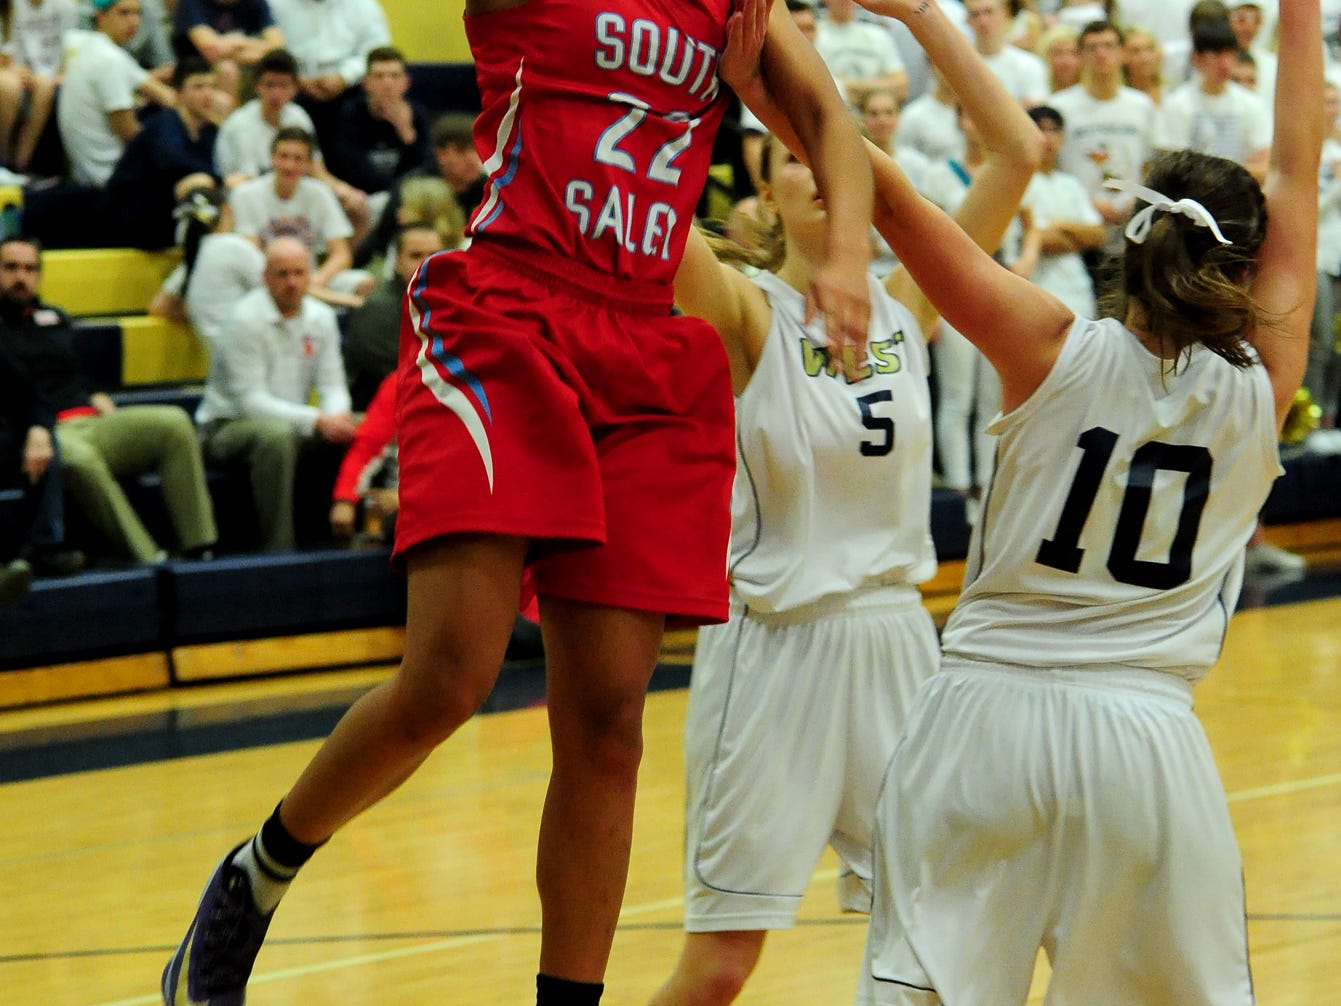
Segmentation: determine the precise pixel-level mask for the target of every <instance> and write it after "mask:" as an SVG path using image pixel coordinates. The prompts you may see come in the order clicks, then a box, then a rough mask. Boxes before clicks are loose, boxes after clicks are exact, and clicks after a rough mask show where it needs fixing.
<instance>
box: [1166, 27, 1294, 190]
mask: <svg viewBox="0 0 1341 1006" xmlns="http://www.w3.org/2000/svg"><path fill="white" fill-rule="evenodd" d="M1238 52H1239V45H1238V40H1237V39H1236V38H1235V37H1234V32H1233V31H1232V30H1231V29H1230V27H1229V23H1228V22H1227V21H1208V22H1206V23H1203V24H1199V25H1198V26H1197V29H1196V31H1195V32H1194V33H1193V35H1192V66H1193V68H1194V69H1195V70H1196V71H1197V78H1196V79H1195V80H1190V81H1188V82H1187V83H1186V84H1183V85H1182V86H1181V87H1179V88H1177V89H1176V90H1174V91H1173V93H1171V94H1170V95H1169V96H1168V97H1167V98H1165V99H1164V104H1163V105H1161V106H1160V109H1159V114H1158V115H1157V116H1156V117H1155V146H1157V147H1161V148H1165V149H1169V150H1179V149H1188V150H1195V151H1198V152H1199V153H1203V154H1213V155H1215V156H1217V157H1226V158H1228V159H1229V160H1231V161H1237V162H1238V163H1239V164H1242V165H1243V166H1244V167H1245V168H1247V169H1248V170H1249V171H1250V172H1251V173H1252V174H1253V175H1254V176H1255V177H1256V178H1258V179H1259V180H1261V179H1263V178H1265V177H1266V166H1267V153H1268V147H1269V146H1270V144H1271V118H1270V115H1269V113H1268V112H1267V108H1266V105H1265V104H1264V103H1263V101H1262V100H1261V99H1260V98H1259V97H1257V95H1255V94H1253V93H1252V92H1251V91H1249V90H1247V89H1246V88H1243V87H1240V86H1239V85H1238V84H1235V83H1234V81H1233V80H1232V79H1231V75H1232V74H1233V72H1234V66H1235V64H1236V63H1237V62H1238Z"/></svg>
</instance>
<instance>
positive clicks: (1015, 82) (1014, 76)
mask: <svg viewBox="0 0 1341 1006" xmlns="http://www.w3.org/2000/svg"><path fill="white" fill-rule="evenodd" d="M1009 6H1010V5H1009V3H1008V0H968V3H966V4H965V7H967V8H968V21H969V27H970V28H971V29H972V31H973V44H974V47H975V48H976V49H977V50H978V54H979V55H980V56H982V59H983V62H984V63H986V64H987V68H988V69H989V70H991V71H992V73H993V74H995V75H996V78H997V79H998V80H999V81H1001V83H1003V84H1004V85H1005V86H1006V90H1007V91H1009V92H1010V95H1011V97H1013V98H1014V99H1015V100H1016V101H1018V102H1020V104H1022V105H1024V106H1025V107H1026V108H1028V107H1029V106H1030V105H1037V104H1038V103H1039V102H1041V101H1042V100H1043V99H1044V98H1046V97H1047V96H1048V69H1047V67H1046V66H1045V65H1044V63H1043V61H1042V60H1041V59H1039V58H1038V57H1037V56H1035V55H1034V54H1033V53H1032V52H1025V51H1024V50H1023V49H1021V48H1019V47H1018V46H1014V45H1011V44H1010V35H1011V21H1010V11H1009Z"/></svg>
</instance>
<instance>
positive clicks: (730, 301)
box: [675, 229, 772, 395]
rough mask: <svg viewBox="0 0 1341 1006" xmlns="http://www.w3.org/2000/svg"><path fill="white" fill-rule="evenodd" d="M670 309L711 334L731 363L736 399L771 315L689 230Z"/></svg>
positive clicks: (756, 292) (753, 289)
mask: <svg viewBox="0 0 1341 1006" xmlns="http://www.w3.org/2000/svg"><path fill="white" fill-rule="evenodd" d="M675 306H676V307H678V308H679V309H680V310H681V311H683V312H684V313H685V314H688V315H692V316H693V317H695V318H702V319H703V320H704V321H707V322H709V323H710V324H711V325H712V326H713V328H715V329H717V334H718V335H719V336H721V339H722V345H724V346H725V347H726V355H727V359H728V360H730V362H731V388H732V390H733V391H734V392H735V393H736V394H737V395H739V394H740V393H741V392H742V391H744V390H745V385H747V384H748V383H749V381H750V377H751V376H752V375H753V374H754V368H755V366H756V365H757V364H758V362H759V355H760V353H762V352H763V348H764V341H765V339H767V337H768V325H769V322H770V321H771V319H772V312H771V311H770V310H769V307H768V299H767V298H766V297H765V296H764V294H763V291H762V290H760V289H759V288H758V287H757V286H755V285H754V284H753V283H751V282H750V281H749V280H748V279H746V278H745V276H744V275H743V274H741V272H740V271H739V270H737V269H734V268H732V267H731V266H729V265H725V264H723V263H722V262H719V261H718V260H717V256H716V255H715V254H714V253H713V250H712V248H711V247H710V246H709V245H708V239H707V238H705V237H704V236H703V235H702V234H700V233H699V232H698V230H696V229H691V230H690V231H689V239H688V240H687V241H686V242H685V248H684V257H683V258H681V259H680V268H679V269H677V270H676V272H675Z"/></svg>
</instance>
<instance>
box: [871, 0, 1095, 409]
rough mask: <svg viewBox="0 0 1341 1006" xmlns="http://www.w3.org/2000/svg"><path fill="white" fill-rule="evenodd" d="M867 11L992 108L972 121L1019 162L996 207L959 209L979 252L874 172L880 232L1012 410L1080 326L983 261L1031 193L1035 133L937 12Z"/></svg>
mask: <svg viewBox="0 0 1341 1006" xmlns="http://www.w3.org/2000/svg"><path fill="white" fill-rule="evenodd" d="M862 2H863V4H864V5H865V6H866V7H867V8H868V9H869V10H871V11H873V12H875V13H878V14H885V15H887V16H891V17H897V18H899V19H900V20H901V21H903V22H904V23H905V24H907V25H908V27H909V29H910V30H911V31H912V33H913V35H914V37H915V38H916V39H917V41H918V42H919V43H920V44H921V45H922V47H923V48H924V49H925V50H926V52H927V55H928V56H929V57H930V58H931V61H932V63H933V64H934V65H936V66H937V67H938V68H939V69H940V71H941V72H942V73H943V74H945V75H946V76H947V77H948V78H950V79H951V80H952V81H953V83H954V85H955V87H956V89H957V90H958V91H959V93H960V94H961V95H966V94H968V93H970V92H973V93H974V96H975V97H974V100H975V101H986V102H987V103H988V107H987V108H985V109H984V110H983V111H982V112H979V113H975V118H974V122H975V123H980V124H986V123H987V122H988V121H989V120H990V121H991V127H990V128H991V130H992V134H993V135H992V139H991V141H990V142H991V143H992V144H993V145H994V146H1001V147H1002V148H1003V150H1005V151H1009V153H1008V154H999V155H998V156H1001V157H1004V158H1006V159H1007V161H1009V162H1014V164H1013V166H1011V167H1009V168H1006V167H1004V165H1000V164H999V173H997V174H998V179H997V182H996V183H995V184H999V185H1000V186H1001V187H1000V188H999V189H997V195H998V198H1000V199H1001V202H1000V203H999V204H998V205H997V206H995V207H993V206H991V205H984V203H987V202H988V200H987V199H986V198H983V199H977V200H974V202H975V203H977V204H978V206H977V208H974V207H970V206H969V201H968V200H967V199H966V201H965V207H962V208H961V211H960V213H961V216H962V215H963V214H964V212H965V210H966V209H967V210H968V211H969V212H971V213H973V214H974V215H975V217H976V223H975V230H976V231H977V236H978V237H979V238H984V239H985V240H983V241H982V242H981V244H980V243H979V242H978V241H975V239H974V237H972V236H970V235H969V234H968V233H966V232H965V231H964V230H963V229H962V228H961V227H960V226H959V225H957V224H956V223H955V221H954V220H951V219H950V217H948V216H946V215H945V213H943V212H942V211H941V210H940V209H938V208H937V207H936V206H934V205H933V204H932V203H930V202H929V201H927V200H925V199H923V198H922V197H921V196H919V195H918V194H917V192H916V191H914V189H913V187H912V185H911V184H910V183H909V182H908V179H907V178H906V177H905V176H904V174H903V172H902V171H900V170H899V168H898V166H897V165H896V164H894V162H893V161H892V160H890V159H889V158H888V157H884V156H881V157H880V158H879V159H878V160H877V161H876V162H875V163H874V165H873V167H874V169H875V187H876V192H877V194H878V197H879V198H878V200H877V211H876V215H875V220H876V226H877V227H878V228H880V232H881V234H882V236H883V237H884V238H885V240H886V241H888V242H889V244H890V247H891V248H893V249H894V252H895V254H896V255H898V257H899V261H900V263H901V264H902V265H903V266H904V267H906V268H907V270H908V272H909V274H910V275H911V276H912V278H913V280H914V282H916V284H917V286H918V287H919V288H920V290H921V291H922V293H923V294H924V295H925V296H926V297H927V299H928V300H930V302H931V303H932V304H933V305H934V306H935V308H936V309H937V311H938V312H939V313H940V314H941V315H942V316H943V317H944V318H945V319H946V321H948V322H949V323H950V324H951V325H953V326H954V327H955V328H956V329H958V330H959V331H960V332H962V333H963V334H964V335H965V336H967V337H968V338H969V339H970V340H971V341H972V342H973V343H974V344H975V345H977V347H978V348H979V349H981V350H982V352H983V354H984V355H985V356H986V357H987V359H988V360H989V361H990V362H991V364H992V366H993V367H994V368H996V371H997V373H998V374H999V375H1000V377H1001V385H1002V405H1003V407H1004V408H1005V409H1006V410H1010V409H1012V408H1014V407H1015V406H1017V405H1019V404H1020V403H1021V402H1023V401H1024V400H1025V399H1026V398H1028V397H1029V395H1031V394H1032V393H1033V391H1034V389H1035V388H1037V387H1038V385H1039V383H1040V382H1041V381H1042V380H1043V378H1044V377H1046V376H1047V374H1048V371H1049V370H1050V369H1051V368H1052V364H1053V362H1054V361H1055V360H1056V359H1057V354H1058V352H1059V351H1060V350H1061V346H1062V341H1063V339H1064V338H1065V336H1066V332H1067V329H1068V328H1069V327H1070V324H1071V321H1072V320H1073V317H1074V316H1073V315H1072V313H1071V312H1070V311H1069V310H1068V309H1067V308H1066V307H1065V306H1064V305H1063V304H1062V303H1061V302H1060V301H1058V300H1057V299H1056V298H1055V297H1053V296H1052V295H1050V294H1048V293H1046V292H1044V291H1043V290H1040V289H1039V288H1038V287H1036V286H1034V284H1032V283H1030V282H1029V281H1028V280H1026V279H1024V278H1023V277H1020V276H1016V275H1014V274H1013V273H1011V272H1009V271H1008V270H1006V269H1004V268H1002V267H1001V266H1000V265H998V264H997V263H996V262H995V261H994V260H993V259H992V258H991V256H990V255H989V254H988V253H987V252H986V251H984V247H993V248H994V247H995V245H996V242H997V241H999V240H1000V233H1001V232H1002V231H1004V228H1005V226H1006V224H1007V223H1008V222H1009V218H1010V216H1011V215H1012V214H1013V213H1014V212H1015V210H1016V208H1017V206H1018V204H1019V199H1020V196H1021V195H1022V194H1023V192H1024V189H1025V187H1026V186H1027V185H1028V180H1029V175H1030V174H1032V171H1033V167H1034V165H1036V164H1037V160H1038V157H1039V156H1040V151H1039V148H1038V144H1039V142H1040V140H1039V137H1038V131H1037V129H1036V128H1035V127H1034V125H1033V123H1032V122H1030V121H1029V120H1028V118H1027V116H1025V113H1024V112H1023V111H1022V110H1020V109H1018V108H1009V109H1007V108H1006V107H998V105H997V102H998V100H999V96H997V95H994V94H992V93H991V90H989V83H988V82H987V81H985V80H982V79H980V75H981V74H983V73H985V72H986V68H985V67H984V66H982V63H981V60H980V59H979V57H978V56H977V55H976V54H975V53H973V52H972V51H971V49H970V48H969V47H968V45H967V43H966V42H965V40H964V38H963V36H962V35H961V34H960V33H959V31H958V29H956V28H955V27H954V25H953V24H951V22H950V21H949V19H948V18H946V16H945V15H944V14H943V13H942V12H941V10H940V7H939V6H938V5H937V4H935V3H933V2H929V0H862ZM1016 113H1018V114H1019V115H1020V116H1021V117H1024V119H1025V126H1019V125H1018V124H1014V125H1012V123H1018V120H1014V119H1013V118H1012V116H1013V115H1015V114H1016ZM1003 123H1004V124H1005V125H1004V126H1003V125H1002V124H1003ZM1026 164H1027V165H1028V169H1027V170H1026V169H1025V165H1026ZM981 192H982V190H981V189H979V193H980V195H981ZM1002 193H1005V195H1004V196H1003V195H1002ZM994 231H995V237H993V232H994Z"/></svg>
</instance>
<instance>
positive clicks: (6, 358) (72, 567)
mask: <svg viewBox="0 0 1341 1006" xmlns="http://www.w3.org/2000/svg"><path fill="white" fill-rule="evenodd" d="M55 423H56V413H55V410H54V409H52V408H51V406H50V405H48V404H47V402H46V400H45V399H44V398H43V397H42V396H41V395H39V394H38V393H37V388H36V387H35V386H34V385H33V381H32V378H31V377H30V376H29V374H28V371H27V370H26V369H25V368H24V366H23V364H21V363H20V362H19V360H18V358H17V357H16V356H14V354H13V353H11V352H10V351H9V350H7V349H5V348H4V347H2V346H0V486H5V487H13V486H18V487H19V488H21V489H22V490H23V504H22V506H21V508H20V510H19V513H18V514H17V520H14V521H11V522H7V523H6V524H5V525H3V526H0V605H3V604H5V603H8V602H9V601H14V600H17V599H18V597H19V596H21V595H22V593H23V591H25V590H27V589H28V584H29V583H30V582H31V580H32V577H33V573H34V572H36V573H37V574H38V575H60V574H63V573H73V572H75V571H76V570H78V569H79V568H81V567H82V566H83V565H84V555H83V553H82V552H78V551H75V550H73V549H68V548H66V547H65V495H64V492H63V488H62V485H61V468H60V456H59V455H58V454H57V452H56V441H55V438H54V436H53V435H52V428H53V427H54V426H55Z"/></svg>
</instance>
